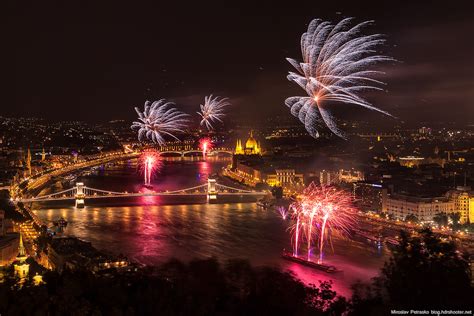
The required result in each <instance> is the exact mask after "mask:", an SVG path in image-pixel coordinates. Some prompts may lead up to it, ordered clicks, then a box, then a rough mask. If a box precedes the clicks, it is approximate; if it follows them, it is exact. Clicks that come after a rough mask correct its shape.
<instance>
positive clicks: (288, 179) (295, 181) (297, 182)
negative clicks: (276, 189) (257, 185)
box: [265, 169, 304, 191]
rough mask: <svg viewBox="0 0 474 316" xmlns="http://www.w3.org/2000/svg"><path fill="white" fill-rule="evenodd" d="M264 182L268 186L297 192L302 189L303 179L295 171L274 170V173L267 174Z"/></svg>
mask: <svg viewBox="0 0 474 316" xmlns="http://www.w3.org/2000/svg"><path fill="white" fill-rule="evenodd" d="M265 182H266V183H267V184H268V185H270V186H281V187H282V188H283V189H286V190H293V191H298V190H299V189H301V188H302V187H304V177H303V174H301V173H296V171H295V169H276V170H275V173H271V174H267V175H266V179H265Z"/></svg>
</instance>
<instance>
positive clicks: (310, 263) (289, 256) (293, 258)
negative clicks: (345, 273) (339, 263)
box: [281, 251, 342, 273]
mask: <svg viewBox="0 0 474 316" xmlns="http://www.w3.org/2000/svg"><path fill="white" fill-rule="evenodd" d="M281 256H282V258H283V259H286V260H290V261H293V262H296V263H299V264H301V265H304V266H307V267H310V268H314V269H318V270H321V271H324V272H327V273H336V272H342V270H339V269H338V268H336V267H335V266H332V265H328V264H323V263H316V262H313V261H308V260H305V259H302V258H298V257H296V256H294V255H293V254H292V253H291V252H288V251H283V253H282V255H281Z"/></svg>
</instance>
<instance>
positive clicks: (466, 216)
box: [448, 186, 474, 224]
mask: <svg viewBox="0 0 474 316" xmlns="http://www.w3.org/2000/svg"><path fill="white" fill-rule="evenodd" d="M448 196H449V198H450V199H451V200H453V201H454V211H455V212H459V213H460V215H461V218H460V223H461V224H464V223H474V191H471V188H470V187H466V186H459V187H457V188H456V190H451V191H449V192H448Z"/></svg>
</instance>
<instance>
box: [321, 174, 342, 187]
mask: <svg viewBox="0 0 474 316" xmlns="http://www.w3.org/2000/svg"><path fill="white" fill-rule="evenodd" d="M338 181H339V174H338V173H337V172H336V171H329V170H323V171H321V172H320V173H319V183H320V184H321V185H332V184H335V183H337V182H338Z"/></svg>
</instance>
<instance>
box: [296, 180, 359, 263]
mask: <svg viewBox="0 0 474 316" xmlns="http://www.w3.org/2000/svg"><path fill="white" fill-rule="evenodd" d="M289 211H290V215H291V217H292V218H293V220H294V224H293V225H292V226H291V231H292V244H293V256H295V257H297V256H298V254H299V253H298V251H299V249H300V248H301V245H302V244H303V243H306V247H307V259H306V260H308V261H309V260H310V258H311V249H312V245H313V244H314V240H315V239H316V240H319V259H318V263H322V260H323V248H324V244H325V243H326V242H327V240H328V238H329V237H330V234H331V233H340V234H342V235H348V234H349V232H350V229H351V228H352V227H353V226H354V225H355V218H356V216H355V215H356V210H355V208H354V207H353V206H352V196H351V195H350V194H349V193H348V192H346V191H344V190H341V189H337V188H335V187H332V186H319V185H316V184H314V182H312V183H311V184H310V185H309V186H308V187H307V188H306V189H305V190H304V191H303V194H302V195H301V196H300V197H299V199H298V201H296V202H294V203H293V204H291V205H290V208H289Z"/></svg>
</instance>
